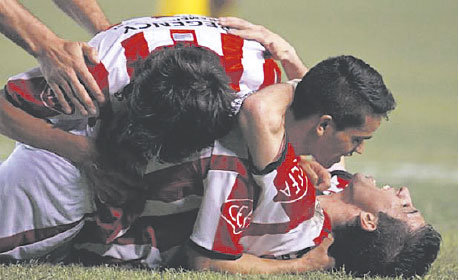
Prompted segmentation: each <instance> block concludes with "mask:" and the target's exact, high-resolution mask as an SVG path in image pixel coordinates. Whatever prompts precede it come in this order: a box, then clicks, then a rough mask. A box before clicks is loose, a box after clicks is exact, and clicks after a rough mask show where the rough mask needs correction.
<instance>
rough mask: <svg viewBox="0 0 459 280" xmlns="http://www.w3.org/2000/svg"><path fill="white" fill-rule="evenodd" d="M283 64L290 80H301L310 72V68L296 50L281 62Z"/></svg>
mask: <svg viewBox="0 0 459 280" xmlns="http://www.w3.org/2000/svg"><path fill="white" fill-rule="evenodd" d="M281 64H282V68H283V69H284V71H285V75H287V78H288V79H289V80H293V79H301V78H303V76H304V75H306V72H308V68H307V67H306V66H305V65H304V63H303V61H301V59H300V57H299V56H298V55H297V53H296V51H295V50H294V49H293V50H292V51H291V52H290V53H289V54H288V55H286V56H285V58H284V59H282V60H281Z"/></svg>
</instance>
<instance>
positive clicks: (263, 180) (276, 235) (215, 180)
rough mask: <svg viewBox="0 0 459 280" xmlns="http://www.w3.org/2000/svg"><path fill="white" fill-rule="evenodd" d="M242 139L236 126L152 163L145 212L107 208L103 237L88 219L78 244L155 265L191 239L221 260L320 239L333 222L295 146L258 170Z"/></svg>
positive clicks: (270, 253) (303, 246)
mask: <svg viewBox="0 0 459 280" xmlns="http://www.w3.org/2000/svg"><path fill="white" fill-rule="evenodd" d="M241 137H242V135H241V133H240V131H239V130H237V129H234V130H233V131H232V132H231V133H230V134H229V135H227V136H226V137H224V138H222V139H219V140H217V141H215V143H214V145H213V147H210V148H206V149H204V150H202V151H201V152H199V153H197V154H195V155H193V156H191V157H189V158H187V159H185V160H184V161H183V162H181V163H178V164H162V163H158V162H156V161H151V162H150V163H149V164H148V167H147V170H146V174H145V180H146V182H148V184H149V190H148V191H147V193H146V194H145V196H144V199H145V207H144V208H143V210H140V212H138V213H132V212H129V210H126V209H113V208H107V209H106V213H107V216H106V220H107V221H109V222H108V223H105V222H103V221H101V220H99V221H98V226H99V227H100V228H102V229H103V233H104V234H103V236H102V237H101V238H100V239H98V240H96V239H95V238H94V228H95V227H96V225H95V224H88V228H87V229H86V230H84V231H83V232H84V233H83V234H82V235H81V236H80V239H79V240H78V241H77V244H78V245H76V247H77V248H78V249H80V250H82V251H89V252H92V253H93V254H96V255H99V256H103V257H105V259H107V258H111V259H115V260H118V261H119V260H120V259H121V260H132V261H134V260H140V261H139V262H140V263H143V264H145V265H147V266H150V267H155V266H157V265H159V264H160V263H163V262H165V263H167V264H170V263H172V264H173V263H174V261H173V259H174V258H175V257H177V256H180V255H181V253H180V251H179V250H178V248H180V247H181V246H183V244H184V243H186V242H187V241H188V240H190V241H188V244H189V245H190V246H193V247H194V248H195V249H196V250H199V251H200V252H201V253H203V254H205V255H208V256H209V257H211V258H220V259H237V258H238V257H240V256H241V255H242V254H243V253H250V254H253V255H256V256H259V257H265V258H280V259H288V258H296V257H299V256H301V255H302V254H304V253H305V252H306V251H307V250H308V249H310V248H312V247H314V246H316V245H318V244H319V243H320V242H321V241H322V239H323V238H324V237H326V236H327V235H328V233H330V231H331V226H330V223H329V219H328V217H327V216H326V214H325V213H324V212H323V210H322V209H321V208H320V205H318V203H317V201H316V199H315V188H314V187H313V185H312V184H311V183H310V181H309V180H308V178H307V176H306V175H305V174H304V173H303V172H302V171H301V169H300V168H299V166H298V159H297V157H296V156H295V153H294V151H293V148H292V147H291V146H290V145H287V146H286V147H285V149H284V150H285V151H284V156H283V157H282V158H281V159H279V161H278V162H276V163H274V164H273V165H271V166H272V170H269V172H266V174H256V175H255V174H252V172H251V170H252V169H251V167H250V166H251V164H250V162H249V159H248V154H247V149H246V148H245V146H244V145H241V144H240V139H241ZM124 216H128V217H132V216H135V217H137V218H136V219H132V218H128V219H126V218H124ZM123 220H124V221H125V220H133V221H134V222H133V223H124V222H123ZM113 221H116V222H113ZM114 225H115V226H114ZM91 228H92V229H91ZM152 244H154V245H152ZM133 248H136V251H135V252H137V254H134V250H133ZM152 248H154V249H155V250H156V251H154V253H152V251H151V249H152ZM182 254H183V253H182ZM171 260H172V261H171Z"/></svg>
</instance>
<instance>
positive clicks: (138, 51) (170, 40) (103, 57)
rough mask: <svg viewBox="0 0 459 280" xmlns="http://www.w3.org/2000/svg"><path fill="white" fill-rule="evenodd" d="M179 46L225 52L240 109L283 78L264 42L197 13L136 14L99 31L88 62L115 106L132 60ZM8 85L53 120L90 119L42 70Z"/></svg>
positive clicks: (18, 100)
mask: <svg viewBox="0 0 459 280" xmlns="http://www.w3.org/2000/svg"><path fill="white" fill-rule="evenodd" d="M176 44H185V45H195V46H202V47H206V48H208V49H210V50H212V51H213V52H215V53H216V54H217V55H219V56H220V58H221V62H222V65H223V67H224V69H225V71H226V73H227V75H228V76H229V78H230V80H231V87H232V88H233V89H234V90H235V91H236V94H237V96H238V97H240V99H237V100H236V101H235V103H234V106H235V111H237V110H238V108H239V106H240V104H241V103H242V99H243V98H244V97H245V96H247V94H249V93H250V92H252V91H256V90H258V89H261V88H263V87H265V86H267V85H270V84H273V83H276V82H279V81H280V78H281V76H280V69H279V67H278V66H277V64H276V63H275V62H274V61H273V60H272V59H269V58H265V54H266V50H265V48H264V47H263V46H262V45H261V44H259V43H257V42H255V41H248V40H243V39H242V38H240V37H238V36H235V35H231V34H228V33H227V29H225V28H223V27H222V26H220V25H219V24H218V22H217V19H215V18H209V17H203V16H193V15H180V16H172V17H143V18H135V19H130V20H126V21H123V22H121V23H120V24H117V25H114V26H112V27H111V28H109V29H107V30H106V31H103V32H100V33H98V34H97V35H96V36H95V37H94V38H93V39H92V40H91V41H89V45H91V46H92V47H94V48H95V49H96V50H97V51H98V54H99V59H100V61H101V62H100V63H99V64H97V65H88V69H89V71H90V72H91V73H92V75H93V76H94V78H95V80H96V82H97V83H98V85H99V87H100V88H101V89H102V91H103V92H104V93H105V94H106V95H108V96H109V99H110V101H111V104H112V106H113V107H114V110H116V108H117V107H118V106H119V104H120V102H123V96H121V95H119V94H117V93H118V92H120V90H121V89H123V88H124V87H125V86H126V85H127V84H129V82H130V80H131V76H132V75H133V67H132V64H133V62H134V61H136V60H137V59H139V58H145V57H146V56H148V55H149V54H150V53H151V52H152V51H154V50H156V49H158V48H161V47H167V46H173V45H176ZM5 88H6V93H7V98H8V99H9V100H10V102H12V103H13V104H15V105H16V106H18V107H21V108H22V109H24V110H25V111H27V112H28V113H30V114H32V115H34V116H36V117H40V118H48V119H50V120H51V121H52V122H54V123H57V122H59V121H60V120H61V119H65V120H69V119H73V120H75V119H80V120H82V121H86V120H87V119H86V118H83V117H82V116H81V115H80V114H79V113H78V112H76V111H75V108H73V113H72V114H70V115H65V114H63V113H62V109H61V106H60V105H59V103H58V102H57V98H56V97H55V95H54V93H53V92H52V90H51V89H50V87H49V86H48V85H47V84H46V81H45V80H44V78H43V75H42V73H41V71H40V69H39V68H35V69H32V70H30V71H28V72H25V73H21V74H19V75H16V76H13V77H11V78H10V79H9V80H8V82H7V85H6V87H5Z"/></svg>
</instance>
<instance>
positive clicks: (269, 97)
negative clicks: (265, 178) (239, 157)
mask: <svg viewBox="0 0 459 280" xmlns="http://www.w3.org/2000/svg"><path fill="white" fill-rule="evenodd" d="M292 100H293V87H292V86H291V85H289V84H275V85H271V86H269V87H266V88H264V89H262V90H260V91H258V92H256V93H255V94H253V95H251V96H249V97H248V98H247V99H246V100H244V103H243V104H242V109H241V111H240V112H239V115H238V122H239V127H240V128H241V130H242V133H243V135H244V139H246V141H247V145H248V148H249V151H250V154H251V156H252V161H253V164H254V165H255V167H257V168H258V169H259V170H263V169H264V168H265V167H266V166H267V165H268V164H270V163H271V162H273V161H275V160H276V157H277V156H278V154H279V149H280V148H281V146H282V145H281V144H282V140H283V138H284V135H285V128H284V115H285V112H286V110H287V109H288V107H289V106H290V103H291V101H292Z"/></svg>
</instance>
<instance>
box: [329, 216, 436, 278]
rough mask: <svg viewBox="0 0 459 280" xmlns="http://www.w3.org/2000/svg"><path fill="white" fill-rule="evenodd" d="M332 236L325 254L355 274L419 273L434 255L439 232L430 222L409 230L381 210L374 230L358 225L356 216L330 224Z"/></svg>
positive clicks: (399, 221)
mask: <svg viewBox="0 0 459 280" xmlns="http://www.w3.org/2000/svg"><path fill="white" fill-rule="evenodd" d="M333 236H334V239H335V240H334V242H333V244H332V245H331V246H330V248H329V254H330V255H331V256H332V257H334V258H335V262H336V267H337V268H340V267H343V266H344V269H345V270H346V271H347V272H349V273H351V274H354V275H356V276H363V275H365V274H368V275H379V276H390V277H396V276H402V277H404V278H411V277H414V276H416V275H419V276H422V275H424V274H426V273H427V271H428V270H429V267H430V265H431V264H432V262H433V261H434V260H435V259H436V257H437V254H438V251H439V249H440V243H441V235H440V234H439V233H438V232H437V231H436V230H435V229H434V228H433V227H432V226H431V225H425V226H423V227H421V228H419V229H417V230H414V231H410V230H409V228H408V226H407V224H406V223H405V222H403V221H401V220H398V219H395V218H392V217H390V216H388V215H387V214H385V213H383V212H379V213H378V228H377V229H376V230H374V231H366V230H364V229H362V228H361V225H360V219H359V218H358V217H356V218H355V219H354V220H352V221H351V222H349V223H347V224H345V225H341V226H338V227H336V228H334V229H333Z"/></svg>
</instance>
